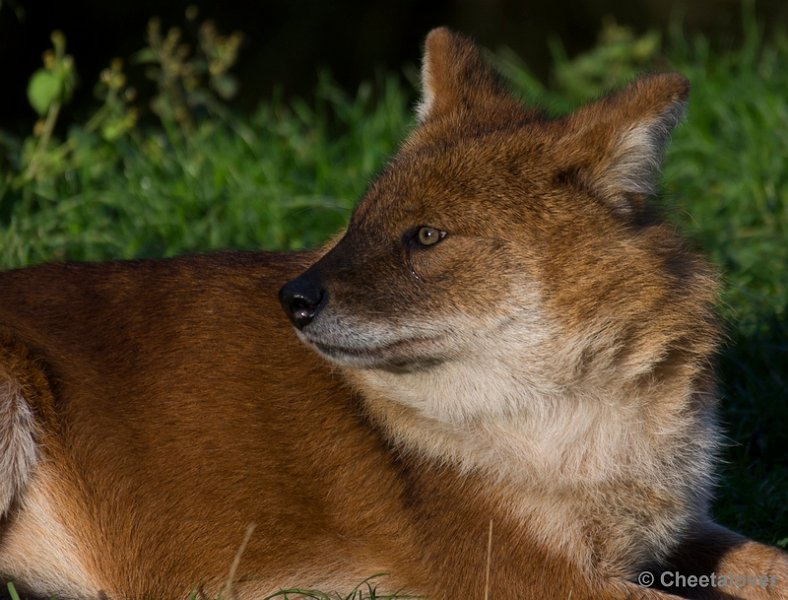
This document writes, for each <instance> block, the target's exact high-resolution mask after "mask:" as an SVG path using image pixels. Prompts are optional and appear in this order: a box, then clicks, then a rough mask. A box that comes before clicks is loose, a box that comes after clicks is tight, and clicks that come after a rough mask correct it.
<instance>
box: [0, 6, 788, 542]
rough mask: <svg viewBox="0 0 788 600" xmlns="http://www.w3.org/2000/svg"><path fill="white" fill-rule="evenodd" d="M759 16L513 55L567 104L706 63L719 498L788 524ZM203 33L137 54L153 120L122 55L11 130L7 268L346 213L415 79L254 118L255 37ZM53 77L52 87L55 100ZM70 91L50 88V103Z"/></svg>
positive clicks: (682, 206) (287, 241) (697, 169)
mask: <svg viewBox="0 0 788 600" xmlns="http://www.w3.org/2000/svg"><path fill="white" fill-rule="evenodd" d="M743 24H744V29H745V41H744V43H743V45H741V46H740V47H736V48H729V49H727V50H724V49H719V48H717V49H712V46H711V44H710V43H709V41H708V40H707V39H705V38H703V37H695V38H692V39H686V38H685V35H684V33H683V32H682V31H681V29H680V28H678V27H677V28H675V29H674V31H673V32H672V33H671V34H670V35H669V36H668V37H667V38H666V39H665V40H661V39H660V38H659V37H658V36H656V35H655V34H646V35H643V36H640V37H638V36H636V35H634V34H633V33H632V32H631V31H629V30H627V29H625V28H622V27H619V26H617V25H615V24H614V23H611V24H609V25H608V27H607V28H606V29H605V31H603V33H602V35H601V37H600V41H599V44H598V45H597V46H596V47H595V48H594V49H593V50H591V51H590V52H589V53H587V54H585V55H582V56H580V57H575V58H572V59H569V58H567V57H566V56H565V55H564V53H563V52H562V51H561V50H560V47H559V46H558V45H557V44H555V43H554V44H553V49H554V56H555V67H554V70H553V73H552V77H551V80H550V82H549V85H545V84H543V83H542V82H540V81H539V80H538V79H536V78H535V77H534V76H533V74H532V73H530V72H529V70H528V69H527V67H526V66H525V65H523V64H522V63H521V62H519V61H518V60H516V59H515V58H514V57H513V56H512V54H511V53H506V52H501V53H499V54H498V55H497V58H496V62H497V64H498V65H499V66H500V67H501V69H502V70H503V71H504V73H505V74H506V75H507V76H508V77H509V78H510V79H511V80H512V82H513V85H514V87H515V88H516V89H517V90H518V91H519V92H520V93H521V94H522V95H523V96H524V97H525V98H526V100H527V101H529V102H535V103H538V104H541V105H544V106H547V107H548V108H549V109H550V110H552V111H553V112H563V111H566V110H568V109H570V108H571V107H573V106H575V105H577V104H578V103H580V102H582V101H585V100H587V99H589V98H591V97H595V96H598V95H599V94H600V93H602V92H603V91H604V90H605V89H607V88H609V87H612V86H615V85H618V84H620V83H622V82H623V81H624V80H627V79H630V78H632V77H633V76H634V75H635V74H636V73H638V72H641V71H644V70H652V69H658V70H665V69H675V70H677V71H680V72H683V73H684V74H686V75H687V76H688V77H689V79H690V80H691V82H692V93H691V98H690V105H689V110H688V114H687V118H686V121H685V123H684V124H683V125H682V126H680V127H679V128H678V129H677V131H676V133H675V135H674V139H673V142H672V145H671V146H670V149H669V150H668V157H667V159H666V167H665V175H664V190H665V197H664V200H665V204H667V205H668V207H669V209H670V210H671V218H672V219H674V221H675V222H676V223H677V225H678V226H679V227H680V228H682V229H683V230H685V231H686V232H688V233H689V235H690V236H691V237H692V238H693V239H694V240H695V241H696V242H697V243H698V245H699V246H701V249H702V251H703V252H705V253H706V254H708V255H710V256H711V258H712V260H713V261H714V262H715V263H716V264H717V265H719V267H720V268H721V270H722V272H723V273H724V281H725V290H724V294H723V298H722V303H721V310H722V312H723V314H724V316H725V317H726V319H727V321H728V323H729V338H730V342H729V344H728V345H727V347H726V350H725V351H724V353H723V354H722V356H721V357H720V366H721V373H722V383H721V388H722V391H723V393H724V396H725V399H724V406H725V409H724V412H723V417H724V419H725V421H726V423H727V427H728V431H729V434H730V436H731V438H732V440H731V445H730V447H729V448H728V449H727V450H726V453H725V457H724V458H725V461H726V466H725V472H724V473H723V484H722V486H721V488H720V500H719V501H718V503H717V505H716V512H717V514H718V516H719V517H720V518H721V519H722V520H723V522H725V523H726V524H728V525H729V526H731V527H733V528H735V529H739V530H741V531H743V532H745V533H748V534H750V535H753V536H755V537H759V538H761V539H764V540H766V541H776V540H778V539H781V538H785V536H786V535H787V534H788V510H787V509H786V502H785V500H786V499H788V463H786V457H788V433H786V431H785V427H784V424H785V423H788V403H786V402H785V397H784V390H785V389H788V359H787V358H786V357H788V343H787V342H786V339H788V335H787V334H788V325H787V324H786V323H788V321H787V320H786V305H788V274H787V272H786V268H787V267H786V265H788V244H786V240H787V239H788V231H787V229H788V170H786V169H785V157H786V156H788V135H786V131H788V104H786V101H785V99H786V98H788V69H785V68H784V65H785V64H786V63H788V38H787V37H786V34H785V32H777V33H776V34H775V35H774V36H773V37H772V38H770V39H769V40H766V41H764V40H763V39H762V38H761V36H760V34H759V32H758V27H757V25H756V23H755V22H754V20H753V18H752V16H751V14H750V13H746V12H745V14H744V17H743ZM184 35H185V34H182V33H180V32H177V34H173V33H172V31H170V32H168V33H161V30H160V26H157V25H155V24H154V25H152V26H151V29H149V37H148V45H147V46H146V49H144V50H143V51H141V52H140V53H138V54H137V55H136V57H135V60H137V61H138V62H139V61H141V62H142V63H144V66H145V68H146V69H147V70H148V73H149V75H150V76H151V77H152V80H153V81H154V83H155V84H156V91H155V94H154V97H153V98H152V104H153V109H152V112H151V113H147V117H146V119H142V118H141V117H142V116H145V115H146V105H145V104H143V102H142V100H141V99H139V98H137V96H136V94H135V92H134V91H133V90H130V89H129V88H128V87H127V85H126V80H125V75H124V72H123V68H124V65H123V63H121V62H120V61H114V62H113V63H112V64H111V66H110V67H109V68H108V69H107V70H106V71H105V72H104V74H103V75H102V78H101V81H100V82H99V85H98V87H97V95H98V99H99V102H100V104H99V107H98V108H97V110H96V112H95V113H94V114H93V115H92V116H91V117H90V118H89V119H88V120H87V121H85V122H84V123H80V122H75V123H69V124H61V126H63V125H67V127H66V128H63V131H64V134H63V136H62V139H55V136H54V121H55V120H56V119H57V114H55V117H54V119H53V121H52V123H50V126H46V127H44V125H39V127H38V128H37V129H36V131H35V132H34V134H33V135H31V136H29V137H28V138H26V139H17V138H13V137H11V136H9V135H6V134H3V133H2V132H0V166H1V167H2V168H1V169H0V266H1V267H17V266H23V265H28V264H33V263H36V262H41V261H44V260H53V259H54V260H61V259H76V260H99V259H108V258H134V257H150V256H172V255H176V254H183V253H186V252H196V251H206V250H212V249H218V248H243V249H255V248H285V249H296V248H302V247H306V246H314V245H317V244H319V243H321V242H323V241H324V240H325V239H327V237H328V236H330V235H332V234H334V233H335V232H337V231H339V230H340V229H341V227H342V226H343V224H344V223H345V221H346V219H347V217H348V215H349V213H350V210H351V208H352V206H353V204H354V202H355V200H356V199H357V198H358V197H359V196H360V194H361V193H362V192H363V189H364V186H365V184H366V182H367V181H368V179H369V178H370V177H371V176H372V175H373V174H374V172H375V171H376V170H377V169H379V168H380V167H381V166H382V164H383V162H384V160H385V159H386V157H387V156H389V155H390V154H391V153H392V152H393V151H394V150H395V149H396V146H397V143H398V140H400V139H401V138H402V136H403V135H404V133H405V131H406V129H407V127H408V125H409V123H410V119H411V117H410V110H409V104H410V103H411V102H412V95H411V94H412V92H410V91H405V90H404V89H403V88H402V86H401V85H400V84H399V83H398V79H397V78H395V77H392V76H388V77H383V76H381V77H379V78H378V80H377V81H375V82H374V83H372V84H371V83H364V84H362V85H361V86H360V87H359V89H358V90H357V91H356V92H355V93H354V94H348V93H346V92H344V91H342V90H340V89H339V88H337V87H336V85H334V84H333V83H332V81H331V79H330V78H329V77H328V76H326V75H322V76H321V77H320V79H319V81H318V83H317V88H316V92H315V95H314V99H313V100H311V101H309V102H307V101H303V100H296V101H291V102H284V101H283V100H281V98H279V97H274V98H273V99H270V100H268V101H266V102H264V103H262V104H261V105H260V106H259V108H258V109H257V110H256V111H254V112H253V114H251V115H243V116H242V115H239V114H237V113H236V112H233V111H232V110H230V109H229V108H228V107H227V105H226V104H225V100H224V99H225V98H227V97H229V96H231V95H232V92H233V91H234V88H233V85H234V84H232V83H231V82H232V81H233V80H232V77H231V75H230V71H231V66H232V62H233V60H234V58H235V53H236V52H237V43H236V42H234V41H233V40H237V39H240V38H237V37H233V36H221V35H219V34H218V33H217V32H215V30H214V31H213V32H211V31H205V32H203V34H200V33H199V30H198V33H197V40H198V41H197V43H196V44H195V45H194V49H193V50H192V49H191V47H189V48H186V46H185V45H184V41H183V40H184V37H183V36H184ZM200 35H202V36H203V37H202V38H201V37H200ZM200 40H202V41H200ZM56 44H57V43H56ZM63 47H64V46H63ZM54 55H57V52H55V53H54ZM61 56H62V57H65V54H64V53H61ZM781 67H782V68H781ZM45 68H46V67H45ZM36 85H37V86H42V87H44V88H45V87H46V85H43V84H36ZM47 85H48V84H47ZM46 93H47V92H46V91H44V92H39V91H37V92H36V94H38V95H40V96H41V100H40V103H39V106H44V104H45V102H44V101H43V100H44V99H45V97H46ZM67 96H68V95H67V94H63V93H58V94H52V93H51V92H49V98H50V104H48V105H47V106H48V109H47V113H46V114H47V115H50V114H51V107H52V106H55V105H57V104H59V103H62V102H65V101H66V100H67ZM52 98H54V100H53V99H52ZM37 102H38V100H37ZM53 103H54V104H53ZM151 119H152V122H151ZM45 131H49V134H48V137H46V138H45V137H44V133H45ZM781 425H782V426H781ZM783 541H784V540H783Z"/></svg>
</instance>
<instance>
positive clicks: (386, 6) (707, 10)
mask: <svg viewBox="0 0 788 600" xmlns="http://www.w3.org/2000/svg"><path fill="white" fill-rule="evenodd" d="M748 4H752V5H753V6H754V13H755V15H756V16H757V18H758V21H759V22H760V23H762V24H763V26H764V28H765V29H767V30H768V29H772V28H774V27H775V26H779V24H781V23H785V22H786V20H788V2H786V1H785V0H758V1H756V2H749V3H748ZM188 6H196V7H198V8H199V16H198V17H196V20H198V21H200V22H201V21H202V20H204V19H211V20H213V21H214V22H215V23H216V25H217V28H218V29H219V30H221V31H225V32H229V31H236V30H237V31H240V32H242V33H243V34H244V38H243V43H242V46H241V49H240V53H239V58H238V61H237V64H236V66H235V68H234V72H235V75H236V77H237V80H238V82H239V84H240V85H239V95H238V97H237V98H236V99H235V100H236V103H237V104H238V105H239V106H242V107H247V108H251V107H254V106H256V105H257V103H258V102H259V101H260V100H261V99H263V98H265V97H267V96H269V95H270V94H271V92H272V90H273V88H274V87H279V88H280V89H281V90H283V92H284V93H285V94H286V95H293V94H298V95H308V94H310V93H311V91H312V90H313V89H314V87H315V82H316V79H317V75H316V73H317V71H318V70H319V69H321V68H326V69H328V70H329V71H330V72H331V73H332V75H333V77H334V78H335V80H336V81H337V82H338V83H339V85H340V86H342V87H344V88H355V86H357V85H358V83H359V82H360V81H363V80H368V79H371V78H373V76H374V75H375V73H376V71H380V70H381V69H383V70H387V71H400V70H401V68H402V66H403V65H406V64H414V65H415V64H417V63H418V58H419V54H420V48H421V43H422V40H423V37H424V35H425V33H426V32H427V31H428V30H429V29H430V28H432V27H435V26H437V25H449V26H451V27H453V28H456V29H458V30H460V31H463V32H465V33H467V34H469V35H472V36H473V37H475V38H476V39H477V40H478V41H479V42H480V43H482V44H483V45H485V46H487V47H489V48H491V49H493V50H496V49H498V48H500V47H502V46H507V47H510V48H511V49H512V50H514V52H515V53H516V54H517V55H519V56H520V57H521V58H522V59H523V60H524V61H525V63H526V64H527V65H528V67H529V69H530V70H531V71H532V72H533V73H535V74H536V75H537V76H538V77H540V78H546V77H547V75H548V71H549V65H550V62H551V52H550V43H551V40H553V41H555V40H560V43H561V44H562V46H563V48H564V49H565V51H566V52H567V54H568V55H569V56H573V55H575V54H577V53H579V52H582V51H584V50H587V49H588V48H590V47H591V46H592V45H593V44H594V43H595V41H596V40H597V36H598V33H599V31H600V30H601V28H602V25H603V23H604V22H605V21H606V20H610V19H615V21H616V22H618V23H619V24H621V25H626V26H630V27H631V28H632V29H633V30H634V31H635V32H638V33H642V32H645V31H651V30H657V31H662V32H664V31H665V30H666V29H667V28H668V27H669V25H670V23H671V21H672V20H673V21H681V23H682V24H683V27H684V28H685V30H686V31H687V32H702V33H705V34H707V35H708V37H709V39H710V40H711V41H712V43H713V44H715V45H719V46H722V47H724V46H731V45H733V44H736V43H737V41H738V40H740V38H741V35H742V29H741V20H742V2H741V1H740V0H684V1H676V0H580V1H577V0H434V1H431V2H423V1H420V0H398V1H389V2H381V1H375V0H371V1H370V0H367V1H359V0H341V1H334V2H327V1H325V0H292V1H285V0H279V1H270V0H267V1H266V0H262V1H253V0H205V1H202V2H180V1H170V2H161V1H158V0H115V1H112V2H107V1H105V0H70V1H68V2H58V1H49V2H47V1H45V0H0V65H2V73H3V79H2V84H1V85H0V89H2V94H0V128H3V129H6V130H12V131H17V132H20V131H19V130H20V128H28V127H29V122H30V119H32V118H33V117H34V113H33V112H32V110H31V108H30V107H29V105H28V101H27V98H26V97H25V88H26V84H27V80H28V78H29V77H30V74H31V73H32V72H33V71H34V70H35V69H37V68H38V67H39V66H40V65H41V55H42V52H43V51H44V50H45V49H47V48H49V47H50V46H51V42H50V40H49V36H50V33H51V32H52V31H54V30H60V31H62V32H63V33H64V34H65V36H66V38H67V40H68V52H69V53H70V54H72V55H73V56H74V57H75V59H76V62H77V70H78V73H79V83H78V85H77V88H76V89H75V95H74V99H73V101H72V103H71V104H70V108H69V110H79V109H80V107H84V105H85V104H86V103H88V102H91V101H92V100H93V83H92V82H95V81H96V80H97V77H98V74H99V72H100V70H101V69H103V68H104V67H106V65H107V62H108V60H109V59H110V58H112V57H115V56H119V57H130V56H132V55H133V54H134V53H135V52H136V51H138V50H139V49H140V48H141V47H142V46H143V44H144V39H145V30H146V26H147V23H148V21H149V19H150V18H151V17H154V16H158V17H160V18H161V20H162V26H163V28H165V29H166V28H167V27H170V26H182V25H183V24H184V14H185V11H186V9H187V7H188ZM767 33H768V31H767ZM128 76H129V78H130V79H131V82H132V83H133V84H135V85H136V86H137V87H142V88H143V89H144V85H145V82H144V78H143V77H142V74H141V70H140V69H137V70H135V69H134V68H129V69H128Z"/></svg>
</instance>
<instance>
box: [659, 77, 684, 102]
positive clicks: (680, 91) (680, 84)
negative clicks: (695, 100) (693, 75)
mask: <svg viewBox="0 0 788 600" xmlns="http://www.w3.org/2000/svg"><path fill="white" fill-rule="evenodd" d="M664 77H665V79H666V80H667V82H669V85H670V87H671V88H673V90H674V92H673V93H674V94H676V97H677V98H679V99H680V100H686V99H687V98H688V97H689V93H690V81H689V79H687V78H686V77H684V75H682V74H681V73H665V74H664Z"/></svg>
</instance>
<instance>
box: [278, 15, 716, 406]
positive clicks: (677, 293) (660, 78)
mask: <svg viewBox="0 0 788 600" xmlns="http://www.w3.org/2000/svg"><path fill="white" fill-rule="evenodd" d="M422 85H423V97H422V100H421V103H420V105H419V107H418V110H417V114H418V124H417V126H416V128H415V130H414V131H413V132H412V133H411V134H410V135H409V137H408V138H407V139H406V140H405V142H404V143H403V145H402V147H401V149H400V151H399V152H398V153H397V154H396V155H395V156H394V157H393V158H392V159H391V161H390V162H389V164H388V165H387V166H386V167H385V168H384V169H383V171H382V172H381V173H380V174H379V176H378V177H377V178H376V179H375V180H374V181H373V182H372V184H371V185H370V186H369V188H368V190H367V191H366V193H365V194H364V196H363V198H362V199H361V201H360V202H359V204H358V206H357V207H356V210H355V212H354V213H353V215H352V218H351V220H350V224H349V226H348V228H347V231H346V232H345V234H344V236H343V237H342V238H341V239H340V240H339V241H338V243H336V244H335V245H334V246H333V247H332V248H331V249H330V250H329V251H328V252H327V253H325V255H323V256H322V258H321V259H320V260H319V261H317V262H316V263H315V264H314V265H313V266H311V267H310V268H309V269H308V270H307V271H306V272H304V273H303V274H302V275H300V276H299V277H297V278H296V279H294V280H292V281H290V282H289V283H288V284H286V285H285V286H284V287H283V288H282V290H281V292H280V299H281V301H282V304H283V306H284V308H285V311H286V313H287V314H288V316H289V317H290V319H291V321H292V323H293V324H294V325H295V327H296V331H297V333H298V335H299V337H300V338H301V339H302V340H303V341H304V342H305V343H306V344H307V345H309V346H310V347H312V348H313V349H315V350H316V351H317V352H319V353H320V354H322V355H323V356H324V357H325V358H326V359H328V360H329V361H331V362H333V363H335V364H337V365H339V366H340V367H343V368H346V369H349V370H351V371H363V372H365V373H367V374H372V373H377V374H378V375H381V376H383V375H385V377H386V381H387V382H388V383H387V385H389V386H392V387H394V388H396V386H397V385H399V383H398V382H403V385H404V382H406V381H408V382H410V384H411V385H412V384H413V382H414V381H421V382H424V381H427V382H434V381H436V379H434V378H433V379H424V378H423V377H421V378H420V377H419V374H425V373H433V374H435V373H444V374H448V373H453V374H454V375H453V376H458V377H464V375H458V374H459V373H469V372H474V373H477V375H478V371H479V370H480V369H482V370H485V371H486V374H487V375H486V379H487V381H488V383H487V384H484V385H482V384H479V383H478V381H479V380H480V379H479V377H475V378H467V379H464V382H463V385H470V386H471V387H473V386H475V385H476V386H481V387H480V389H479V390H477V392H478V393H476V396H477V397H478V398H479V400H478V402H476V401H469V402H466V403H459V405H452V399H451V398H452V396H453V394H452V393H446V394H444V395H445V396H446V397H447V399H446V405H445V406H442V407H440V408H436V407H435V406H426V405H425V406H421V407H420V408H422V409H423V410H425V411H426V412H428V413H431V414H433V416H438V417H439V418H442V419H443V418H448V419H454V418H460V419H465V418H472V417H473V416H474V415H476V414H478V413H486V412H489V411H493V412H512V411H518V410H520V409H521V408H522V404H523V403H526V404H527V403H528V402H531V401H533V399H534V398H536V397H541V396H545V395H551V394H552V395H555V394H558V395H562V394H563V395H566V394H569V393H574V392H575V391H582V390H586V391H589V392H590V391H591V390H592V389H593V390H595V392H594V393H599V394H601V393H604V388H605V386H606V385H609V382H610V381H611V379H614V380H615V381H617V382H618V384H617V385H619V386H620V385H623V384H624V383H626V382H629V383H631V384H632V385H633V386H635V385H640V384H642V383H643V382H644V381H647V380H650V379H653V378H655V377H658V376H659V374H660V372H661V371H660V370H662V371H664V369H672V368H680V363H681V361H682V360H683V361H684V362H686V357H687V356H688V355H692V356H693V357H695V358H693V360H695V359H697V357H705V356H706V355H708V353H709V352H711V351H712V349H713V346H714V338H715V328H714V326H713V317H712V316H711V311H710V305H711V303H712V302H713V297H714V291H715V285H714V282H713V277H711V276H710V274H709V271H708V269H707V268H706V266H705V264H704V263H703V262H702V260H700V259H699V258H697V257H696V256H695V255H694V254H692V253H691V252H689V251H687V250H686V249H685V247H684V243H683V241H682V239H681V238H680V237H679V236H678V235H677V234H676V233H675V232H674V231H673V229H672V228H671V227H670V226H668V225H666V224H665V223H664V222H663V220H662V219H661V218H660V217H659V216H658V214H657V213H658V211H656V210H655V209H654V206H653V196H654V195H655V193H656V190H657V182H658V178H659V166H660V162H661V158H662V153H663V150H664V147H665V145H666V143H667V141H668V137H669V135H670V132H671V130H672V129H673V128H674V126H675V125H676V124H677V123H678V122H679V120H680V118H681V115H682V113H683V110H684V106H685V104H686V101H687V97H688V92H689V84H688V82H687V80H686V79H685V78H684V77H682V76H681V75H677V74H658V75H650V76H646V77H643V78H640V79H638V80H636V81H634V82H633V83H631V84H629V85H628V86H626V87H625V88H623V89H622V90H620V91H618V92H616V93H613V94H611V95H609V96H607V97H605V98H602V99H601V100H599V101H597V102H594V103H592V104H589V105H587V106H584V107H581V108H580V109H578V110H576V111H575V112H573V113H571V114H569V115H566V116H564V117H561V118H557V119H550V118H547V117H545V116H544V115H543V114H542V113H541V112H539V111H536V110H533V109H530V108H526V107H524V106H522V105H521V104H520V103H519V102H518V101H517V100H516V99H515V97H514V96H513V95H512V94H511V93H510V92H509V91H507V89H506V88H505V86H504V85H503V84H502V83H501V81H500V80H499V78H498V76H497V75H496V73H495V72H494V71H493V70H492V69H491V68H490V67H489V66H488V65H487V64H485V63H484V61H483V60H482V58H481V57H480V55H479V52H478V50H477V49H476V47H475V46H474V44H473V43H472V42H471V41H470V40H468V39H467V38H465V37H463V36H461V35H458V34H456V33H452V32H450V31H448V30H446V29H436V30H434V31H432V32H431V33H430V34H429V36H428V38H427V41H426V49H425V56H424V62H423V69H422ZM690 362H692V361H690ZM695 362H697V360H695ZM692 364H695V363H692ZM452 366H462V368H458V369H452ZM414 377H415V379H414ZM491 378H493V379H495V380H496V381H497V383H494V382H491V381H490V379H491ZM482 379H484V377H482ZM504 380H506V382H504ZM458 383H459V382H458ZM428 385H431V383H429V384H428ZM441 385H443V386H445V390H450V389H451V381H449V380H446V379H445V378H444V381H443V383H442V384H441ZM627 385H628V384H627ZM481 388H484V389H481ZM512 390H519V391H517V392H513V391H512ZM600 390H601V391H600ZM414 393H415V394H416V395H418V391H415V392H414ZM425 395H426V394H425ZM515 396H516V398H515ZM403 397H407V394H406V395H404V396H403ZM496 398H497V399H496ZM414 402H417V401H416V400H414Z"/></svg>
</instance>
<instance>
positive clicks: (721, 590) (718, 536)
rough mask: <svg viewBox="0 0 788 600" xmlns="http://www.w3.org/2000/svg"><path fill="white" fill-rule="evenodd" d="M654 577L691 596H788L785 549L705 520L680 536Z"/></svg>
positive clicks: (784, 599) (696, 599) (717, 599)
mask: <svg viewBox="0 0 788 600" xmlns="http://www.w3.org/2000/svg"><path fill="white" fill-rule="evenodd" d="M692 577H695V579H692ZM656 579H657V581H656V583H657V585H661V587H662V588H663V589H665V590H666V591H669V592H671V593H673V594H678V595H679V596H683V597H686V598H691V599H693V600H733V599H741V600H788V553H785V552H783V551H782V550H779V549H778V548H773V547H771V546H767V545H765V544H760V543H758V542H755V541H753V540H750V539H747V538H746V537H744V536H741V535H739V534H737V533H734V532H732V531H730V530H728V529H725V528H724V527H722V526H720V525H716V524H714V523H709V524H705V525H703V526H701V527H699V528H698V530H697V531H695V532H693V534H692V535H690V536H689V537H688V538H687V539H686V540H685V541H684V543H683V544H682V545H681V546H680V547H679V548H678V550H677V551H676V552H674V554H673V556H672V557H671V558H670V560H669V562H668V563H667V565H666V566H665V567H663V568H662V569H661V572H660V573H658V574H657V577H656Z"/></svg>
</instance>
